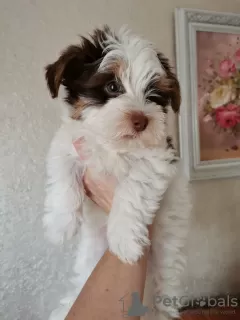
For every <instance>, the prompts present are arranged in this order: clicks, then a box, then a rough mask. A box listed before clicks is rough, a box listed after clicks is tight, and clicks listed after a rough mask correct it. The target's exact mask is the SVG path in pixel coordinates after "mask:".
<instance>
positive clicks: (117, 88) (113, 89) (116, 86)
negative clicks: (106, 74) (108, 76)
mask: <svg viewBox="0 0 240 320" xmlns="http://www.w3.org/2000/svg"><path fill="white" fill-rule="evenodd" d="M105 91H106V92H107V94H108V95H110V96H112V97H116V96H118V95H119V94H121V93H123V87H122V85H121V84H120V83H118V82H117V81H110V82H108V83H107V84H106V86H105Z"/></svg>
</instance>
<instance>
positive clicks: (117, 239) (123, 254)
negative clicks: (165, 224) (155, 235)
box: [107, 224, 150, 264]
mask: <svg viewBox="0 0 240 320" xmlns="http://www.w3.org/2000/svg"><path fill="white" fill-rule="evenodd" d="M140 229H142V232H141V231H140ZM107 236H108V244H109V249H110V251H111V252H112V253H114V254H115V255H116V256H118V257H119V259H120V260H121V261H123V262H124V263H130V264H133V263H135V262H137V261H138V260H139V259H140V258H141V256H142V255H143V254H144V249H145V248H146V247H147V246H149V245H150V240H149V238H148V230H147V227H143V226H142V227H141V228H136V224H135V226H134V227H133V228H131V226H130V225H128V226H127V225H126V226H124V227H123V228H121V227H120V226H116V227H114V226H111V225H110V226H108V234H107Z"/></svg>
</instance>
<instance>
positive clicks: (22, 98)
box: [0, 0, 240, 320]
mask: <svg viewBox="0 0 240 320" xmlns="http://www.w3.org/2000/svg"><path fill="white" fill-rule="evenodd" d="M147 3H149V4H148V5H147ZM176 6H179V7H180V6H181V7H183V6H186V7H195V8H202V9H213V10H221V11H224V10H231V11H233V12H239V13H240V1H239V0H228V1H225V0H211V1H209V0H198V1H197V0H195V1H194V0H191V1H190V0H189V1H187V0H168V1H160V0H151V1H146V0H129V1H127V0H125V1H121V0H95V1H94V0H88V1H84V0H77V1H74V0H72V1H69V2H67V1H64V0H48V1H47V0H18V1H16V0H1V2H0V48H1V49H0V81H1V83H0V108H1V110H0V144H1V151H0V152H1V155H0V156H1V164H0V175H1V176H0V177H1V180H0V217H1V222H0V250H1V251H0V266H1V269H0V319H1V320H17V319H21V320H22V319H24V320H32V319H34V320H40V319H41V320H43V319H47V315H48V314H49V311H50V310H51V309H52V308H53V307H54V306H56V304H57V301H58V299H59V297H60V296H61V292H63V291H64V290H65V289H66V288H67V275H68V274H69V268H70V265H71V261H70V260H69V257H70V255H71V249H70V248H69V247H68V246H66V248H65V249H59V248H55V247H53V246H51V245H50V244H49V243H47V242H46V241H45V240H44V239H43V230H42V226H41V216H42V211H43V198H44V191H43V190H44V157H45V154H46V150H47V148H48V144H49V141H50V139H51V137H52V135H53V132H54V131H55V129H56V128H57V127H58V125H59V118H58V110H59V102H57V101H51V100H50V98H49V96H48V93H47V90H46V87H45V83H44V77H43V67H44V65H45V64H46V63H48V62H51V61H53V59H54V58H55V57H56V56H57V54H58V53H59V50H61V49H62V48H63V47H64V46H65V45H67V44H68V43H70V42H71V41H77V37H76V35H77V34H79V33H85V32H87V31H89V30H91V29H92V27H93V26H96V25H99V24H102V23H109V24H110V25H111V26H114V27H119V26H120V25H122V24H124V23H127V24H129V25H130V26H131V27H132V28H133V29H134V30H135V31H137V32H140V33H142V34H144V35H146V36H147V37H148V38H149V39H151V40H153V41H154V42H155V43H156V44H157V45H158V46H159V48H160V49H162V51H163V52H164V53H165V54H167V55H168V56H169V57H170V58H171V59H173V57H174V49H173V48H174V41H173V34H174V33H173V10H174V8H175V7H176ZM239 189H240V181H239V180H236V179H232V180H225V181H211V182H208V181H204V182H199V183H197V184H195V185H194V186H193V190H194V198H195V212H194V219H193V226H192V233H191V235H190V240H189V253H190V257H191V258H190V260H189V270H188V272H187V273H186V274H187V276H186V279H185V282H184V285H185V286H186V288H188V291H189V292H190V293H191V292H195V293H197V292H202V291H212V292H214V291H219V290H226V288H228V289H229V290H237V286H238V283H237V281H236V275H237V271H238V273H239V269H238V270H237V267H239V257H238V256H237V253H238V243H239V240H240V236H237V232H238V225H239V222H240V221H239V218H238V209H239V208H240V203H239V200H238V199H239ZM62 250H64V252H65V253H64V255H63V253H62ZM63 257H64V258H63ZM234 277H235V279H234Z"/></svg>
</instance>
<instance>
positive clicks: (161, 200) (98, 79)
mask: <svg viewBox="0 0 240 320" xmlns="http://www.w3.org/2000/svg"><path fill="white" fill-rule="evenodd" d="M46 80H47V84H48V88H49V90H50V92H51V95H52V97H53V98H56V97H57V96H58V92H59V87H60V86H61V85H63V86H64V87H65V89H66V97H65V101H66V102H67V106H68V107H67V109H68V110H67V116H66V115H65V116H64V118H63V123H62V126H61V128H60V129H59V131H58V132H57V133H56V135H55V137H54V139H53V141H52V144H51V147H50V151H49V154H48V158H47V173H48V183H47V195H46V202H45V215H44V219H43V222H44V226H45V228H46V233H47V235H48V237H49V238H50V239H51V240H52V241H53V242H54V243H62V242H63V241H64V240H65V239H71V238H72V236H73V235H74V234H76V233H77V234H78V249H77V253H76V263H75V268H74V271H75V273H76V278H75V279H74V284H75V287H76V290H75V291H74V292H73V293H71V294H70V295H69V296H68V297H66V298H65V299H63V300H62V301H61V306H60V308H59V309H57V310H55V311H54V312H53V313H52V314H51V316H50V319H52V320H63V319H64V318H65V316H66V315H67V313H68V311H69V309H70V308H71V306H72V304H73V302H74V300H75V299H76V297H77V295H78V294H79V292H80V290H81V288H82V287H83V285H84V284H85V282H86V280H87V279H88V277H89V275H90V274H91V272H92V270H93V269H94V267H95V266H96V264H97V262H98V260H99V259H100V258H101V256H102V255H103V253H104V251H105V250H106V248H107V247H109V249H110V250H111V251H112V252H113V253H114V254H115V255H117V256H118V257H119V259H121V260H122V261H124V262H126V263H135V262H137V261H138V259H139V258H140V257H141V256H142V254H143V252H144V249H145V247H147V246H149V244H150V243H149V238H148V228H147V226H148V225H149V224H151V223H152V222H153V219H154V217H156V219H155V221H154V232H153V239H152V250H151V256H150V261H149V274H148V277H149V279H150V278H151V283H152V287H151V289H150V292H148V293H146V294H147V295H148V299H149V301H151V303H152V304H153V305H154V312H151V314H150V312H149V313H148V314H147V316H148V317H150V318H152V319H155V318H156V319H168V318H172V317H178V307H179V305H178V303H176V297H179V295H180V277H181V272H182V271H183V270H184V261H185V259H184V253H183V249H184V244H185V239H186V236H187V231H188V221H189V213H190V201H189V198H188V190H187V183H186V181H185V179H184V178H183V177H182V175H181V169H180V163H179V159H178V158H177V156H176V153H175V150H174V148H173V145H172V140H171V138H170V137H169V136H167V133H166V117H167V112H168V109H169V108H170V107H171V108H172V109H173V110H174V111H175V112H178V110H179V107H180V87H179V83H178V81H177V79H176V77H175V75H174V73H173V72H172V70H171V68H170V66H169V62H168V60H167V59H166V58H165V57H164V56H163V54H161V53H160V52H158V51H157V50H156V49H155V47H154V45H153V44H151V43H150V42H148V41H146V40H144V39H142V38H141V37H139V36H136V35H134V34H133V33H132V32H131V31H129V30H128V29H126V28H122V29H121V30H120V31H119V32H118V33H115V32H113V31H111V30H110V29H109V28H108V27H107V26H106V27H104V28H102V29H97V30H95V31H94V32H93V34H92V36H90V37H89V38H85V37H83V38H82V39H81V43H80V44H79V45H72V46H70V47H68V48H67V49H66V50H65V51H63V53H62V54H61V55H60V57H59V59H58V60H57V61H56V62H54V63H53V64H50V65H48V66H47V67H46ZM80 137H82V138H83V139H84V150H85V152H86V154H87V157H85V158H86V159H80V158H79V156H78V155H77V154H76V151H75V149H74V147H73V142H74V141H75V140H76V139H78V138H80ZM89 165H90V166H93V167H94V174H95V175H96V176H97V175H98V174H99V173H104V174H109V175H113V176H114V177H116V179H117V180H118V182H119V183H118V186H117V188H116V192H115V196H114V200H113V204H112V208H111V212H110V215H109V217H107V216H106V214H105V213H104V212H103V211H102V210H101V209H100V208H99V207H97V206H96V205H95V204H94V203H93V202H92V201H91V200H89V199H88V198H87V197H86V196H85V194H84V188H83V185H82V176H83V174H84V170H85V168H86V166H89ZM160 296H161V297H162V296H167V297H169V298H170V299H174V298H175V299H174V302H175V303H171V304H170V305H169V303H168V304H167V306H166V305H164V303H160V302H159V301H157V299H155V300H154V297H160ZM149 297H150V298H149ZM119 298H120V297H119ZM158 300H161V299H158ZM154 301H155V302H158V303H154ZM119 312H121V311H120V310H119Z"/></svg>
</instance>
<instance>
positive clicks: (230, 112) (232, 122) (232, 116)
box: [215, 104, 240, 129]
mask: <svg viewBox="0 0 240 320" xmlns="http://www.w3.org/2000/svg"><path fill="white" fill-rule="evenodd" d="M215 115H216V121H217V123H218V125H219V126H220V127H222V128H224V129H227V128H233V127H235V126H236V124H237V123H239V122H240V106H238V105H236V104H228V105H227V106H226V107H219V108H217V109H216V113H215Z"/></svg>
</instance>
